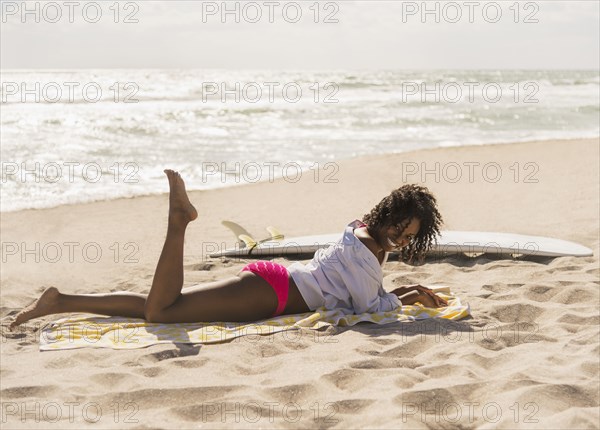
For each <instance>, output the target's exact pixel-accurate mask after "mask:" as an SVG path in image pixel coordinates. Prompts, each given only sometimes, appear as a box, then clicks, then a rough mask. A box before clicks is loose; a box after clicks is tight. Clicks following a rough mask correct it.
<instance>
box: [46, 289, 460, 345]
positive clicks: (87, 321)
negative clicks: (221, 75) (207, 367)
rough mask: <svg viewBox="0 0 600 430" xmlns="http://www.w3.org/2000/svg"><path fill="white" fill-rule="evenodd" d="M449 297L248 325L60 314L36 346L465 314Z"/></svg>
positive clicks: (183, 338)
mask: <svg viewBox="0 0 600 430" xmlns="http://www.w3.org/2000/svg"><path fill="white" fill-rule="evenodd" d="M438 294H439V296H441V297H443V298H444V299H446V300H448V305H449V306H448V307H445V308H439V309H434V308H425V307H423V306H421V305H419V304H417V305H412V306H408V305H405V306H402V307H401V308H398V309H396V310H394V311H390V312H377V313H371V314H370V313H365V314H360V315H355V314H346V313H345V312H344V311H342V310H341V309H334V310H330V311H328V310H326V309H325V308H319V309H317V310H315V311H313V312H307V313H304V314H296V315H283V316H280V317H276V318H271V319H267V320H262V321H257V322H253V323H231V322H219V323H186V324H160V323H149V322H146V321H145V320H142V319H137V318H121V317H110V318H103V317H91V318H82V317H79V318H63V319H60V320H57V321H55V322H53V323H50V324H48V325H46V326H44V327H43V328H42V331H41V336H40V350H41V351H51V350H62V349H76V348H112V349H135V348H145V347H148V346H151V345H156V344H160V343H191V344H198V343H218V342H224V341H230V340H231V339H235V338H238V337H240V336H248V335H254V336H256V335H261V336H264V335H269V334H273V333H277V332H282V331H287V330H301V329H308V330H319V329H322V328H323V327H329V326H340V327H348V326H352V325H355V324H358V323H359V322H372V323H375V324H390V323H395V322H399V321H401V322H408V321H416V320H424V319H429V318H444V319H449V320H459V319H461V318H464V317H466V316H469V315H470V308H469V305H468V304H466V305H463V304H462V303H461V301H460V299H459V298H458V297H456V296H454V295H453V294H451V293H449V294H445V293H438Z"/></svg>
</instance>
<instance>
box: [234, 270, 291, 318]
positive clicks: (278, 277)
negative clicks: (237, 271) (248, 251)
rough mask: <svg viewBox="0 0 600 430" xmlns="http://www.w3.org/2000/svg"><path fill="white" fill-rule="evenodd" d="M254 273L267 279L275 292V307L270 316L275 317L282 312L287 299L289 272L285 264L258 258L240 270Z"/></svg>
mask: <svg viewBox="0 0 600 430" xmlns="http://www.w3.org/2000/svg"><path fill="white" fill-rule="evenodd" d="M245 270H247V271H249V272H252V273H256V274H257V275H259V276H261V277H262V278H263V279H264V280H265V281H267V282H268V283H269V284H270V285H271V287H273V289H274V290H275V294H277V301H278V304H277V309H276V310H275V313H274V314H273V315H272V317H276V316H278V315H281V314H282V313H283V310H284V309H285V305H286V304H287V300H288V291H289V289H290V284H289V273H288V271H287V269H286V268H285V266H282V265H281V264H278V263H273V262H272V261H264V260H258V261H255V262H254V263H250V264H247V265H245V266H244V268H243V269H242V270H241V271H242V272H243V271H245ZM272 317H271V318H272Z"/></svg>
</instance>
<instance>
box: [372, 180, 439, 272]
mask: <svg viewBox="0 0 600 430" xmlns="http://www.w3.org/2000/svg"><path fill="white" fill-rule="evenodd" d="M412 218H418V219H419V220H420V222H421V227H420V228H419V232H418V233H417V235H416V236H415V239H414V240H413V241H412V242H411V243H410V244H409V245H407V246H405V247H404V248H402V251H401V253H400V259H401V260H402V261H405V262H407V263H412V262H413V259H414V258H416V259H417V260H418V262H419V263H422V262H423V260H424V259H425V254H426V252H427V251H428V250H429V249H430V248H431V246H432V244H433V243H435V242H436V238H437V236H438V235H439V233H440V226H441V225H442V223H443V220H442V216H441V215H440V213H439V212H438V209H437V201H436V199H435V197H434V196H433V194H431V192H430V191H429V190H428V189H427V187H423V186H420V185H415V184H406V185H403V186H401V187H400V188H398V189H396V190H394V191H392V192H391V193H390V195H388V196H387V197H384V198H383V199H382V200H381V201H380V202H379V203H378V204H377V206H375V207H374V208H373V209H371V212H370V213H368V214H366V215H364V216H363V219H362V221H363V222H364V223H365V224H367V231H368V232H369V234H370V235H371V236H373V234H374V233H375V231H376V230H379V229H380V228H382V227H383V228H388V227H389V226H392V225H399V226H401V228H402V231H401V232H400V234H402V233H403V232H404V230H405V229H406V227H407V226H408V224H409V223H410V220H411V219H412Z"/></svg>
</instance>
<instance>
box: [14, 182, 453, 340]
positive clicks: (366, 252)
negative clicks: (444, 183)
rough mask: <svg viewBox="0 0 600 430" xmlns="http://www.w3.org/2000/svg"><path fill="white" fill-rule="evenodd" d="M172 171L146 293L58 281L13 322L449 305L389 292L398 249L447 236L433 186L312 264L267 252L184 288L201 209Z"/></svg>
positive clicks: (246, 318)
mask: <svg viewBox="0 0 600 430" xmlns="http://www.w3.org/2000/svg"><path fill="white" fill-rule="evenodd" d="M165 173H166V174H167V177H168V179H169V187H170V194H169V222H168V227H167V238H166V239H165V244H164V246H163V250H162V253H161V255H160V258H159V260H158V264H157V266H156V271H155V273H154V279H153V281H152V288H151V289H150V293H149V294H148V295H147V296H146V295H144V294H138V293H130V292H119V293H110V294H89V295H88V294H73V295H71V294H63V293H61V292H59V291H58V289H56V288H55V287H50V288H48V289H46V290H45V291H44V292H43V293H42V295H41V296H40V297H39V298H38V299H37V300H36V301H35V302H34V303H32V304H31V305H29V306H27V307H26V308H24V309H23V310H22V311H21V312H19V313H18V314H17V315H16V316H15V319H14V321H13V322H12V323H11V325H10V327H11V328H14V327H16V326H18V325H19V324H22V323H24V322H25V321H29V320H30V319H33V318H39V317H42V316H45V315H51V314H59V313H65V312H86V313H93V314H101V315H109V316H121V317H131V318H143V319H145V320H146V321H148V322H160V323H188V322H216V321H230V322H252V321H258V320H263V319H266V318H270V317H274V316H278V315H287V314H299V313H304V312H310V311H312V310H315V309H317V308H319V307H321V306H325V307H326V308H327V309H340V308H342V309H345V310H346V311H347V312H349V313H353V312H354V313H363V312H381V311H390V310H393V309H395V308H397V307H398V306H401V305H402V304H414V303H415V302H420V303H421V304H423V305H424V306H427V307H441V306H447V303H446V301H444V300H443V299H442V298H440V297H438V296H436V295H435V294H434V293H433V292H432V291H431V290H429V289H428V288H425V287H422V286H420V285H412V286H405V287H400V288H397V289H395V290H394V291H393V292H391V293H386V292H385V290H384V289H383V285H382V284H383V272H382V270H381V266H382V265H383V264H384V263H385V261H386V260H387V257H388V254H389V252H390V251H393V250H395V249H402V253H401V256H402V258H403V259H404V260H409V261H410V260H412V259H413V258H415V257H416V258H422V257H423V256H424V254H425V252H426V251H427V250H428V249H429V248H430V246H431V244H432V242H433V240H434V238H435V236H436V235H437V234H439V227H440V225H441V222H442V218H441V216H440V214H439V212H438V210H437V208H436V200H435V198H434V197H433V196H432V195H431V193H430V192H429V191H428V190H427V188H425V187H420V186H416V185H404V186H402V187H400V188H399V189H397V190H395V191H393V192H392V193H391V194H390V195H389V196H387V197H385V198H384V199H383V200H382V201H381V202H380V203H379V204H378V205H377V206H375V208H373V209H372V210H371V212H370V213H369V214H367V215H365V216H364V217H363V221H364V223H363V222H361V221H359V220H355V221H353V222H352V223H350V224H348V226H347V227H346V230H345V233H344V235H343V237H342V238H341V239H340V240H339V241H338V242H337V243H336V244H334V245H331V246H330V247H329V248H326V249H320V250H318V251H317V252H316V253H315V256H314V258H313V259H312V260H311V261H310V262H309V263H307V264H306V265H304V264H301V263H298V262H297V263H294V264H292V265H291V266H290V267H289V268H286V267H284V266H282V265H280V264H277V263H273V262H270V261H262V260H260V261H256V262H254V263H251V264H248V265H246V266H245V267H244V268H243V269H242V270H241V271H240V272H239V273H238V274H237V275H236V276H235V277H232V278H229V279H224V280H221V281H216V282H211V283H207V284H202V285H197V286H194V287H190V288H187V289H185V290H182V287H183V239H184V236H185V229H186V227H187V225H188V224H189V223H190V222H191V221H193V220H195V219H196V218H197V217H198V213H197V212H196V209H195V208H194V206H192V204H191V203H190V201H189V199H188V196H187V193H186V190H185V184H184V182H183V179H182V178H181V176H180V175H179V173H178V172H175V171H173V170H165ZM399 296H400V297H399ZM400 298H402V302H401V301H400Z"/></svg>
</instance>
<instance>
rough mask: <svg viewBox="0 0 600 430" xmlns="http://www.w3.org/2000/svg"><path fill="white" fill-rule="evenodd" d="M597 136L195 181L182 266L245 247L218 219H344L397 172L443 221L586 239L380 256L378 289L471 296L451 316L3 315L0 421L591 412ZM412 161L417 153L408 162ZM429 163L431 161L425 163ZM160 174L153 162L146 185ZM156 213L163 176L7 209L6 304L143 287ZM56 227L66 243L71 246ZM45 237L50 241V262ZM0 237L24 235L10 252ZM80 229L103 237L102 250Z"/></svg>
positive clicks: (503, 416)
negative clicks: (120, 330)
mask: <svg viewBox="0 0 600 430" xmlns="http://www.w3.org/2000/svg"><path fill="white" fill-rule="evenodd" d="M599 147H600V145H599V140H598V139H589V140H570V141H545V142H527V143H518V144H509V145H487V146H477V147H459V148H444V149H435V150H426V151H417V152H412V153H403V154H395V155H386V156H371V157H362V158H357V159H351V160H345V161H341V162H339V163H337V167H338V168H339V169H338V170H337V171H335V173H334V174H333V175H332V177H330V179H334V180H336V181H337V182H336V183H327V182H325V175H326V174H331V173H332V172H334V170H333V169H332V168H330V169H329V170H327V171H321V175H320V177H319V179H318V180H316V181H315V180H314V177H313V176H310V175H308V174H306V175H304V176H303V177H302V179H301V180H300V181H298V182H292V181H291V180H287V181H286V180H277V181H274V182H270V183H269V182H267V183H257V184H252V185H245V186H237V187H232V188H227V189H219V190H211V191H196V192H191V193H190V195H191V199H192V201H193V202H194V203H195V205H196V207H197V208H198V210H199V213H200V218H199V221H198V222H195V223H194V224H192V225H190V227H189V228H188V235H187V238H186V257H185V276H186V280H185V285H186V286H190V285H193V284H196V283H200V282H207V281H213V280H218V279H221V278H223V277H228V276H231V275H234V274H235V273H236V272H237V271H239V269H240V268H241V267H242V266H243V265H244V264H245V263H246V262H247V261H246V260H239V259H210V258H208V257H207V256H206V252H205V251H207V250H211V249H214V247H220V246H223V245H228V246H231V245H233V244H234V240H233V237H232V235H231V234H230V232H228V231H227V230H226V229H225V228H224V227H223V226H221V224H220V221H221V220H224V219H229V220H233V221H236V222H239V223H241V224H243V225H244V226H246V227H247V229H248V230H249V231H250V232H251V233H254V234H256V235H257V236H261V235H262V234H264V235H266V231H265V230H264V227H265V226H267V225H275V226H277V227H278V228H279V229H280V230H282V231H283V232H285V233H286V235H288V236H295V235H304V234H318V233H331V232H338V231H339V232H340V234H341V233H342V231H343V229H344V227H345V225H346V224H347V223H348V222H349V221H352V220H353V219H355V218H360V217H362V215H363V214H365V213H366V212H367V211H368V210H370V208H371V207H373V206H374V205H375V204H376V203H377V202H379V200H380V199H381V198H383V197H384V196H385V195H387V194H388V193H389V192H390V191H391V190H392V189H394V188H396V187H398V186H400V185H402V184H403V183H406V182H418V183H423V184H425V185H426V186H428V187H429V188H430V189H431V190H432V191H433V192H434V193H435V194H436V196H437V198H438V201H439V205H440V210H441V212H442V215H443V216H444V219H445V225H444V228H445V229H453V230H488V231H502V232H515V233H522V234H531V235H542V236H551V237H557V238H561V239H565V240H571V241H575V242H579V243H581V244H583V245H585V246H587V247H589V248H592V249H593V250H594V256H593V257H583V258H575V257H562V258H556V259H537V260H536V259H522V260H511V259H501V258H497V257H493V256H489V255H486V256H480V257H478V258H472V259H470V258H466V257H447V258H444V259H441V258H436V259H431V260H430V261H429V262H428V263H427V264H425V265H423V266H408V265H405V264H403V263H399V262H398V261H389V262H388V263H386V265H385V266H384V275H385V278H384V286H385V288H386V289H387V290H391V289H393V288H395V287H396V286H399V285H403V284H408V283H421V284H424V285H427V284H442V285H449V286H450V287H451V289H452V291H453V292H454V293H456V294H458V295H459V296H460V297H461V298H462V299H463V301H465V302H468V303H470V305H471V310H472V314H473V317H472V318H471V319H468V320H463V321H459V322H448V321H441V322H440V321H428V322H419V323H414V324H392V325H387V326H377V325H372V324H359V325H357V326H354V327H350V328H344V329H341V328H339V329H338V330H336V333H335V334H333V335H326V336H317V337H311V336H307V335H303V336H301V337H298V336H297V335H293V334H289V333H288V334H278V335H275V336H270V337H262V338H258V339H257V338H254V337H252V338H240V339H238V340H236V341H233V342H231V343H225V344H218V345H205V346H196V347H194V346H189V345H187V346H168V345H161V346H154V347H150V348H146V349H138V350H126V351H114V350H108V349H97V350H94V349H80V350H70V351H51V352H43V353H42V352H39V351H38V344H39V339H38V337H37V333H38V330H39V327H40V325H42V324H44V323H46V322H48V321H51V320H53V319H56V318H57V317H46V318H42V319H40V320H35V321H31V322H30V323H27V324H26V325H25V326H24V327H23V329H22V330H19V331H17V332H16V333H12V334H11V333H7V332H6V328H5V327H4V326H3V336H2V350H1V366H0V377H1V381H2V382H1V387H0V388H1V402H2V424H1V425H0V426H1V427H2V428H7V429H8V428H57V429H58V428H61V429H62V428H81V427H84V426H85V427H93V428H312V427H318V428H340V429H341V428H344V429H345V428H382V429H383V428H386V429H387V428H457V427H462V428H544V429H547V428H569V429H573V428H598V426H599V420H600V413H599V356H600V351H599V346H598V345H599V325H600V321H599V306H598V305H599V295H598V288H599V276H600V274H599V265H598V253H599V240H598V235H599V215H598V214H599V178H598V174H599ZM435 163H439V169H438V173H437V174H436V173H435V170H436V169H435V167H436V164H435ZM465 163H467V164H465ZM469 163H479V164H469ZM494 163H497V164H494ZM469 166H472V167H471V168H472V169H473V170H472V171H471V173H472V175H469V173H470V171H469ZM165 167H170V166H165ZM457 167H458V168H460V171H461V172H462V176H460V177H458V178H457V177H456V173H457ZM414 168H417V169H418V170H419V172H418V173H417V174H415V175H408V173H409V172H411V171H412V169H414ZM423 169H427V170H429V171H431V173H429V174H428V175H427V176H426V177H421V174H420V172H421V171H423ZM181 173H182V175H183V177H184V178H185V172H181ZM498 173H500V177H499V178H498V177H497V175H498ZM517 173H518V176H517ZM469 176H471V177H469ZM115 186H126V185H124V184H116V185H115ZM167 190H168V187H167V181H166V179H165V186H164V190H157V191H164V192H166V191H167ZM166 220H167V195H166V194H162V195H156V196H149V197H139V198H135V199H121V200H114V201H106V202H98V203H91V204H81V205H72V206H61V207H57V208H53V209H45V210H27V211H20V212H14V213H3V214H2V219H1V233H2V245H3V255H2V257H3V263H2V273H1V281H2V294H1V313H0V314H1V316H2V317H5V316H7V315H11V314H13V313H14V312H15V311H16V310H18V309H20V308H21V307H22V306H24V305H26V304H28V303H29V302H30V301H31V300H33V299H34V298H36V297H37V296H38V294H39V293H40V292H41V291H42V290H43V287H44V286H48V285H55V286H57V287H59V288H60V289H61V290H63V291H64V292H68V293H99V292H108V291H119V290H128V291H134V292H142V293H147V292H148V290H149V287H150V283H151V280H152V275H153V273H154V267H155V264H156V261H157V259H158V255H159V253H160V250H161V247H162V241H163V239H164V235H165V231H166ZM67 242H75V243H76V245H73V248H74V250H75V252H74V254H73V257H72V259H71V258H70V256H69V245H67V244H66V243H67ZM36 243H37V244H38V245H37V246H39V251H36V248H35V246H36ZM52 243H56V244H58V248H59V249H60V250H61V251H62V255H61V256H60V257H59V258H58V261H56V262H51V261H50V260H51V259H53V258H55V253H54V251H55V250H56V247H57V245H51V244H52ZM8 244H16V246H18V247H19V250H18V252H17V253H16V254H14V255H9V253H7V252H6V250H7V249H8V248H6V246H9V245H8ZM86 244H87V245H88V247H87V248H86V249H87V251H88V252H89V254H87V255H86V256H84V255H82V248H83V247H84V245H86ZM90 244H91V245H90ZM24 247H27V249H30V250H31V249H33V252H31V253H29V254H27V253H25V251H24ZM94 247H99V249H101V251H102V257H101V258H100V260H99V261H97V262H91V260H92V259H93V257H94V253H93V252H92V251H93V250H94V249H93V248H94ZM116 249H119V250H120V252H119V253H118V254H116V253H115V250H116ZM36 257H39V260H40V261H39V262H36V261H35V259H36ZM86 258H87V260H86ZM115 258H116V260H117V262H115V261H114V259H115ZM131 260H133V261H136V260H137V262H128V261H131ZM276 261H278V262H280V263H283V264H289V263H290V261H289V260H287V259H284V258H277V259H276ZM62 316H64V315H62Z"/></svg>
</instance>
